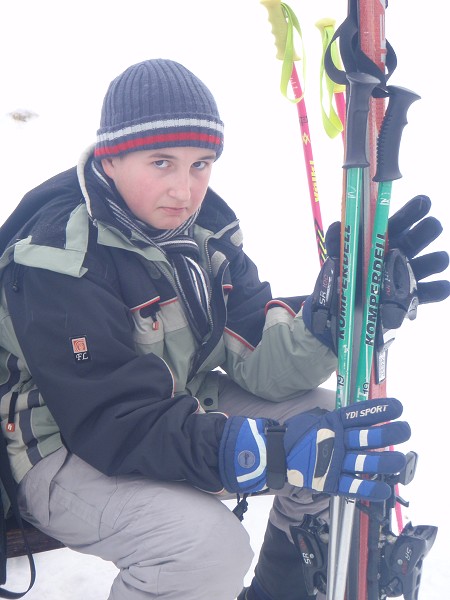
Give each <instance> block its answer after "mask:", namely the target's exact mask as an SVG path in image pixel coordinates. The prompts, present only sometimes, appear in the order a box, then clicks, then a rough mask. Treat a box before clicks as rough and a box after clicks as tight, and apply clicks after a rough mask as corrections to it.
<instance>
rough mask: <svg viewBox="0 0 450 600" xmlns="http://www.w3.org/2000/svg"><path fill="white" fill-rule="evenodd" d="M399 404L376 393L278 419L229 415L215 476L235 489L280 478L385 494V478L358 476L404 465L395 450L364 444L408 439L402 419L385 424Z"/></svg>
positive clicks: (363, 494) (276, 485)
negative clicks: (361, 399)
mask: <svg viewBox="0 0 450 600" xmlns="http://www.w3.org/2000/svg"><path fill="white" fill-rule="evenodd" d="M402 411H403V407H402V405H401V403H400V402H399V401H398V400H396V399H395V398H382V399H377V400H368V401H364V402H358V403H357V404H352V405H350V406H348V407H345V408H340V409H338V410H334V411H331V412H327V411H324V410H321V409H317V410H313V411H309V412H306V413H302V414H299V415H297V416H295V417H292V418H290V419H288V420H287V421H286V422H285V423H284V425H279V424H278V423H276V422H274V421H271V420H269V419H248V418H246V417H230V418H229V419H228V421H227V423H226V425H225V430H224V432H223V435H222V439H221V444H220V451H219V469H220V476H221V479H222V483H223V485H224V487H225V489H227V490H228V491H229V492H236V493H240V494H244V493H253V492H257V491H261V490H262V489H265V488H266V487H269V488H271V489H281V488H282V487H283V486H284V485H285V483H286V482H287V483H289V484H291V485H293V486H296V487H301V488H307V489H310V490H313V491H315V492H324V493H327V494H333V495H334V494H338V495H343V496H348V497H354V498H360V499H363V500H369V501H372V502H377V501H383V500H386V499H387V498H389V496H390V495H391V488H390V486H389V485H388V484H387V483H385V482H383V481H381V480H377V479H368V478H362V477H361V476H362V475H369V476H376V475H378V474H379V475H388V474H396V473H399V472H400V471H401V470H402V469H403V467H404V466H405V464H406V459H405V456H404V454H402V453H401V452H398V451H395V450H385V451H381V452H373V451H371V450H373V449H376V448H385V447H387V446H391V445H395V444H400V443H403V442H405V441H407V440H408V439H409V437H410V435H411V430H410V427H409V425H408V423H406V422H404V421H394V422H390V423H386V421H392V420H393V419H397V418H398V417H399V416H400V415H401V414H402ZM381 423H383V424H381Z"/></svg>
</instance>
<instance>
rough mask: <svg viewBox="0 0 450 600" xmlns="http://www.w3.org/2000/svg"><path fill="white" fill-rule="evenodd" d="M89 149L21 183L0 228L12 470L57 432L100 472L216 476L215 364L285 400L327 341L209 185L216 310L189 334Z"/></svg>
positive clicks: (323, 373) (317, 369)
mask: <svg viewBox="0 0 450 600" xmlns="http://www.w3.org/2000/svg"><path fill="white" fill-rule="evenodd" d="M90 159H91V157H90V154H89V152H87V153H86V154H85V155H84V156H83V157H82V159H81V160H80V164H79V165H78V168H73V169H70V170H68V171H66V172H64V173H61V174H59V175H57V176H56V177H53V178H52V179H50V180H49V181H46V182H45V183H43V184H41V185H40V186H39V187H37V188H36V189H34V190H32V191H31V192H29V193H28V194H27V195H26V196H25V197H24V199H23V200H22V202H21V203H20V204H19V206H18V207H17V209H16V210H15V212H14V213H13V214H12V215H11V217H10V218H9V219H8V220H7V221H6V223H5V224H4V225H3V227H2V230H1V231H0V248H1V249H3V248H4V252H3V256H2V258H1V260H0V289H1V299H0V317H1V327H0V378H1V379H0V400H1V404H0V411H1V418H2V423H3V431H4V434H5V436H6V438H7V442H8V451H9V455H10V459H11V463H12V467H13V472H14V475H15V478H16V480H17V481H20V480H21V479H22V477H23V476H24V475H25V474H26V473H27V471H28V470H29V469H30V468H31V467H32V466H33V465H34V464H36V463H37V462H38V461H39V460H40V459H41V458H43V457H45V456H47V455H48V454H50V453H52V452H54V451H55V450H57V449H58V448H59V447H61V445H65V446H66V447H67V448H68V449H69V451H70V452H73V453H75V454H77V455H78V456H79V457H81V458H82V459H83V460H85V461H86V462H88V463H89V464H91V465H92V466H94V467H95V468H97V469H99V470H100V471H102V472H103V473H106V474H108V475H119V474H129V473H140V474H142V475H144V476H148V477H150V478H153V479H159V480H171V481H187V482H189V483H190V484H192V485H193V486H196V487H199V488H201V489H203V490H206V491H210V492H220V491H221V490H222V489H223V486H222V482H221V481H220V477H219V474H218V466H217V465H218V448H219V444H220V439H221V435H222V430H223V427H224V424H225V421H226V418H227V416H226V415H223V414H222V413H220V412H218V411H217V410H215V409H216V408H217V397H218V382H217V379H218V378H217V373H218V369H219V370H220V371H224V372H226V373H227V374H228V375H229V376H230V377H231V378H232V379H233V380H234V381H236V382H237V383H238V384H239V385H240V386H242V387H243V388H245V389H247V390H249V391H251V392H252V393H254V394H257V395H258V396H260V397H263V398H267V399H268V400H271V401H281V400H283V399H287V398H290V397H293V396H295V395H299V394H301V393H303V392H305V391H307V390H310V389H312V388H314V387H317V386H318V385H319V384H320V383H322V382H323V381H325V380H326V379H327V378H328V377H329V376H330V374H331V373H332V372H333V371H334V369H335V368H336V359H335V356H334V355H333V353H332V352H331V351H330V350H328V349H327V348H326V347H325V346H324V345H323V344H321V343H320V342H319V341H317V340H316V339H315V338H314V337H313V336H312V335H311V334H310V333H309V332H308V331H307V330H306V329H305V327H304V324H303V320H302V316H301V303H302V298H300V297H299V298H290V299H278V300H274V299H272V297H271V291H270V286H269V284H268V283H265V282H261V281H260V280H259V278H258V273H257V269H256V267H255V265H254V264H253V263H252V262H251V260H250V259H249V258H248V257H247V256H246V254H245V253H244V251H243V249H242V239H241V237H242V236H241V230H240V228H239V222H238V220H237V219H236V217H235V215H234V213H233V211H232V210H231V209H230V208H229V206H228V205H227V204H226V203H225V202H224V201H223V200H222V199H221V198H220V197H219V196H218V195H217V194H216V193H214V192H213V191H212V190H211V189H209V190H208V192H207V195H206V198H205V200H204V202H203V205H202V208H201V211H200V214H199V216H198V218H197V220H196V223H195V226H194V234H193V236H194V239H195V240H196V241H197V243H198V246H199V248H200V254H201V256H200V264H201V265H202V266H203V268H204V269H206V270H207V271H208V273H209V277H210V280H211V303H210V304H211V314H210V318H211V322H212V324H213V325H212V327H211V330H210V332H209V335H208V336H206V338H205V339H203V340H201V341H198V339H197V338H196V336H195V335H194V334H193V332H192V329H191V328H190V326H189V322H188V319H187V318H186V315H185V313H184V310H183V306H182V304H181V302H180V301H179V298H178V297H177V294H176V292H175V287H174V283H173V271H172V268H171V265H170V263H169V262H168V261H167V259H166V256H165V255H164V253H163V252H161V250H159V249H158V248H157V247H154V246H151V245H149V244H145V243H143V241H142V239H138V238H136V235H135V234H133V233H129V235H128V234H127V233H126V232H125V233H124V231H123V230H122V229H121V228H120V227H117V226H116V224H115V222H114V219H113V218H112V217H111V215H110V214H109V213H108V212H107V211H106V209H105V202H104V197H103V195H102V189H101V188H100V186H98V185H97V186H96V185H95V184H94V183H92V181H90V179H89V177H88V175H87V168H86V165H87V164H88V163H89V160H90ZM269 309H270V310H269ZM261 416H264V415H261Z"/></svg>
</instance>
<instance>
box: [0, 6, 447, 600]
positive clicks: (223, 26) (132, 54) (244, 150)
mask: <svg viewBox="0 0 450 600" xmlns="http://www.w3.org/2000/svg"><path fill="white" fill-rule="evenodd" d="M288 4H289V5H290V6H291V8H293V10H294V11H295V13H296V14H297V17H298V19H299V21H300V25H301V27H302V31H303V38H304V42H305V49H306V59H307V62H306V67H307V77H306V85H305V86H304V87H305V92H306V103H307V108H308V116H309V127H310V130H311V138H312V143H313V153H314V159H315V166H316V173H317V178H318V190H319V196H320V203H321V209H322V218H323V221H324V226H325V228H326V227H327V226H328V225H329V224H330V223H331V222H333V221H335V220H337V219H339V218H340V203H341V186H342V168H341V165H342V162H343V157H342V142H341V139H340V137H337V138H336V139H334V140H330V139H329V138H328V137H327V136H326V134H325V132H324V130H323V128H322V123H321V117H320V110H319V106H320V105H319V93H318V85H319V83H318V79H319V62H318V61H319V58H320V53H321V39H320V34H319V32H318V30H317V28H316V27H315V23H316V21H317V20H318V19H320V18H322V17H333V18H335V19H336V23H337V24H340V23H341V22H342V20H343V18H344V16H345V12H346V7H347V6H346V5H347V2H346V1H345V0H339V1H338V0H328V1H326V0H314V1H309V2H305V1H303V2H300V0H291V1H290V2H288ZM72 6H73V8H71V7H70V5H69V4H68V3H66V2H58V1H51V0H39V2H35V1H33V0H26V1H23V0H22V1H20V0H15V1H12V0H9V1H7V2H4V3H3V5H2V21H1V24H0V27H1V29H0V56H1V59H0V64H1V82H2V90H1V94H0V140H1V144H0V164H1V166H2V176H1V184H2V202H1V205H0V223H1V222H2V221H3V220H4V219H5V218H6V217H7V216H8V214H9V213H10V212H11V210H12V209H13V208H14V206H15V205H16V204H17V203H18V202H19V200H20V198H21V197H22V195H23V194H24V193H25V192H26V191H28V190H29V189H30V188H32V187H34V186H35V185H37V184H39V183H40V182H42V181H43V180H45V179H47V178H48V177H51V176H52V175H54V174H56V173H57V172H60V171H62V170H65V169H67V168H69V167H71V166H73V165H74V164H75V162H76V161H77V158H78V156H79V154H80V153H81V151H82V150H83V149H84V148H85V147H86V146H88V145H89V144H91V143H92V142H93V141H94V139H95V133H96V130H97V128H98V123H99V117H100V109H101V103H102V99H103V96H104V93H105V91H106V88H107V86H108V84H109V82H110V81H111V80H112V79H113V78H114V77H115V76H116V75H118V74H119V73H121V72H122V71H123V70H124V69H125V68H126V67H128V66H129V65H131V64H133V63H135V62H139V61H141V60H144V59H147V58H170V59H173V60H177V61H179V62H181V63H183V64H184V65H185V66H186V67H187V68H189V69H190V70H191V71H193V72H194V73H195V74H196V75H198V76H199V77H200V78H201V79H202V80H203V81H204V82H205V83H206V84H207V85H208V86H209V87H210V89H211V91H212V92H213V94H214V95H215V97H216V100H217V103H218V106H219V110H220V112H221V116H222V119H223V120H224V122H225V151H224V154H223V156H222V157H221V158H220V160H219V161H218V163H217V165H216V166H215V172H214V174H213V179H212V187H213V188H214V189H215V190H216V191H217V192H218V193H220V194H221V195H222V196H223V197H224V198H225V199H226V200H227V202H228V203H229V204H230V205H231V206H232V207H233V209H234V210H235V211H236V212H237V214H238V216H239V218H240V220H241V225H242V229H243V231H244V235H245V249H246V251H247V253H248V254H249V255H250V256H251V257H252V258H253V259H254V260H255V262H256V263H257V264H258V266H259V270H260V275H261V278H263V279H267V280H269V281H270V282H271V283H272V287H273V292H274V295H282V296H285V295H296V294H306V293H309V292H310V291H311V290H312V287H313V285H314V282H315V278H316V276H317V272H318V259H317V253H316V247H315V238H314V228H313V225H312V219H311V215H310V207H309V194H308V187H307V182H306V177H305V171H304V166H303V151H302V146H301V142H300V132H299V125H298V118H297V111H296V108H295V106H294V105H292V104H291V103H289V102H288V101H287V100H286V99H284V98H283V97H282V95H281V93H280V91H279V81H280V69H281V62H280V61H278V60H276V59H275V46H274V43H273V37H272V34H271V31H270V25H269V23H268V20H267V12H266V9H265V8H264V7H263V6H262V5H261V4H260V2H259V0H229V1H228V2H225V1H223V2H214V1H212V0H209V1H208V0H192V1H191V2H186V1H185V0H164V1H162V0H158V1H156V0H127V1H126V2H125V1H123V0H122V1H118V0H108V1H105V0H90V1H87V0H78V1H77V2H75V3H74V4H73V5H72ZM449 17H450V9H449V8H448V5H447V4H446V3H442V2H438V1H437V0H435V1H434V2H428V3H426V4H424V3H423V2H420V1H419V0H409V1H408V2H406V1H404V0H403V1H402V0H390V2H389V8H388V10H387V15H386V32H387V38H388V40H389V41H390V43H391V44H392V46H393V47H394V49H395V51H396V54H397V58H398V67H397V69H396V71H395V73H394V75H393V76H392V78H391V80H390V83H392V84H394V85H399V86H403V87H406V88H409V89H412V90H413V91H415V92H416V93H418V94H419V95H420V96H421V97H422V99H421V100H420V101H419V102H416V103H414V104H413V105H412V107H411V108H410V110H409V113H408V121H409V124H408V125H407V126H406V128H405V130H404V133H403V138H402V146H401V152H400V170H401V172H402V174H403V178H402V179H400V180H398V181H396V182H394V185H393V197H392V202H391V211H392V212H393V211H395V210H396V209H397V208H399V207H400V206H402V205H403V204H404V203H405V202H406V201H407V200H408V199H409V198H411V197H412V196H414V195H415V194H418V193H426V194H428V195H429V196H430V197H431V199H432V201H433V208H432V214H434V215H435V216H437V217H438V218H439V219H440V220H441V221H442V223H443V225H444V230H445V231H444V234H443V235H442V236H441V238H440V240H439V242H438V243H435V245H434V246H433V249H446V250H447V251H449V250H450V243H449V240H450V217H449V210H448V201H449V198H448V182H447V179H448V178H447V173H448V156H449V152H448V148H447V144H448V141H447V138H448V131H447V130H446V114H447V106H446V104H444V103H443V102H442V100H445V95H444V90H443V85H444V81H445V76H446V73H445V72H443V70H441V65H442V66H444V65H445V59H446V58H447V51H448V49H447V44H446V40H445V38H444V36H443V35H441V33H440V31H439V24H440V23H447V22H448V20H449ZM297 68H298V71H299V74H301V71H302V68H301V66H297ZM17 109H26V110H29V111H33V112H35V113H37V114H38V115H39V116H38V117H36V118H34V119H32V120H30V121H29V122H27V123H18V122H16V121H13V120H12V119H11V118H10V117H9V116H8V113H10V112H12V111H14V110H17ZM268 229H270V231H271V239H270V241H268V239H267V231H268ZM280 265H281V268H280ZM446 276H447V278H448V277H449V273H448V272H447V274H446ZM449 306H450V304H449V301H448V300H447V301H446V302H444V303H441V304H440V305H433V306H425V307H419V314H418V318H417V320H416V321H415V322H412V323H406V324H405V325H404V326H403V327H402V329H401V330H400V331H399V332H398V335H397V340H396V341H395V343H394V345H393V346H392V349H391V351H390V357H389V367H388V373H389V384H388V394H390V395H393V396H396V397H398V398H399V399H400V400H402V402H403V403H404V405H405V415H406V418H407V419H408V421H409V422H410V424H411V426H412V428H413V437H412V439H411V441H410V442H409V443H408V444H406V445H405V446H406V448H405V450H409V449H413V450H415V451H417V452H419V455H420V458H419V467H418V472H417V475H416V478H415V480H414V482H413V483H412V484H411V485H409V486H408V487H407V488H406V489H403V490H402V495H403V496H404V497H406V498H407V499H408V500H410V502H411V505H410V508H409V509H407V510H406V511H405V521H406V520H412V521H413V524H415V525H416V524H433V525H438V526H439V533H438V538H437V541H436V544H435V546H434V548H433V550H432V552H431V553H430V555H429V556H428V558H427V559H426V562H425V567H424V578H423V588H422V592H421V598H422V600H442V599H443V598H445V597H447V595H448V584H449V580H450V575H449V567H450V562H449V560H448V552H447V540H448V539H449V538H450V523H449V517H448V510H447V508H446V502H445V492H444V490H443V487H444V485H445V484H446V483H447V481H446V480H447V473H448V460H447V452H448V444H447V443H446V441H447V440H446V438H447V437H448V420H449V417H450V411H449V409H448V401H449V391H448V369H449V349H448V343H449V341H448V340H449V326H448V311H449ZM330 385H333V381H331V382H330ZM266 507H267V505H266V504H264V502H263V501H262V500H255V501H253V508H252V505H251V508H250V511H249V513H247V516H246V518H245V521H244V523H245V524H246V526H247V528H248V529H249V531H250V533H251V535H252V539H253V544H254V548H255V550H256V551H258V548H259V543H260V541H261V536H262V535H263V532H264V529H265V517H266V512H265V511H266ZM80 569H83V572H82V573H81V572H80ZM89 569H90V570H89ZM113 572H114V570H113V569H112V568H111V567H109V566H108V565H104V564H103V563H100V564H99V563H98V561H96V560H95V559H92V558H86V557H81V558H80V557H79V556H78V555H76V554H74V553H70V552H69V551H67V550H64V551H60V552H56V553H51V554H46V555H41V556H39V557H38V578H39V580H38V584H36V586H35V588H34V590H33V591H32V592H31V593H30V594H29V595H28V596H27V598H30V600H33V599H38V598H39V600H43V599H45V600H53V599H54V598H55V599H56V598H58V600H61V598H64V600H78V599H81V598H83V600H94V599H95V600H98V599H99V598H103V597H104V598H106V597H107V590H108V588H109V582H110V580H111V578H112V575H113ZM23 573H26V565H25V562H24V561H23V560H22V559H18V560H16V561H13V562H12V563H11V567H10V582H11V586H14V583H15V582H16V584H17V585H20V581H24V580H22V579H20V578H21V576H22V574H23ZM83 582H84V583H83ZM17 585H16V589H17ZM50 589H52V590H53V591H50Z"/></svg>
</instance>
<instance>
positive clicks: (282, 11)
mask: <svg viewBox="0 0 450 600" xmlns="http://www.w3.org/2000/svg"><path fill="white" fill-rule="evenodd" d="M261 4H264V6H265V7H266V9H267V11H268V13H269V22H270V23H271V25H272V33H273V35H274V37H275V45H276V47H277V50H278V52H277V58H278V59H280V60H283V73H282V82H281V91H282V92H283V94H284V95H286V93H285V90H284V81H285V76H286V74H287V76H288V78H289V81H290V84H291V88H292V91H293V93H294V97H295V103H296V105H297V112H298V118H299V123H300V131H301V138H302V145H303V154H304V158H305V168H306V175H307V179H308V187H309V196H310V200H311V210H312V216H313V221H314V230H315V234H316V243H317V250H318V254H319V261H320V264H321V265H322V264H323V263H324V261H325V259H326V249H325V236H324V232H323V225H322V215H321V212H320V203H319V192H318V188H317V178H316V169H315V164H314V157H313V152H312V145H311V134H310V131H309V124H308V114H307V112H306V104H305V99H304V94H303V91H302V87H301V84H300V78H299V76H298V73H297V69H296V67H295V64H294V61H295V60H299V57H298V56H296V54H295V51H294V47H293V42H292V28H293V27H295V28H296V29H297V31H298V32H299V33H301V32H300V26H299V24H298V20H297V18H296V16H295V15H294V13H293V12H292V10H291V9H290V8H289V7H288V6H287V5H286V4H284V3H282V2H281V0H261Z"/></svg>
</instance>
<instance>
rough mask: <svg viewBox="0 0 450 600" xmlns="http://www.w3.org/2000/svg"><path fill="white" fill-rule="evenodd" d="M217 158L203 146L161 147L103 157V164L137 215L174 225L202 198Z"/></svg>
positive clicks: (158, 224) (159, 224)
mask: <svg viewBox="0 0 450 600" xmlns="http://www.w3.org/2000/svg"><path fill="white" fill-rule="evenodd" d="M215 158H216V153H215V152H214V151H213V150H207V149H204V148H194V147H186V148H185V147H182V148H162V149H160V150H138V151H137V152H129V153H128V154H124V155H123V156H118V157H114V158H104V159H102V165H103V168H104V170H105V173H106V174H107V175H108V176H109V177H110V178H111V179H112V180H113V181H114V183H115V185H116V187H117V190H118V191H119V193H120V195H121V196H122V198H123V199H124V201H125V203H126V205H127V206H128V208H129V209H130V210H131V212H132V213H133V214H134V215H136V217H137V218H138V219H140V220H141V221H143V222H144V223H147V224H148V225H151V226H152V227H155V228H157V229H174V228H175V227H178V226H179V225H181V224H182V223H184V221H186V220H187V219H188V218H189V217H190V216H191V215H193V214H194V213H195V211H196V210H197V209H198V208H199V206H200V205H201V203H202V202H203V199H204V197H205V194H206V190H207V188H208V183H209V179H210V176H211V169H212V165H213V163H214V160H215Z"/></svg>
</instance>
